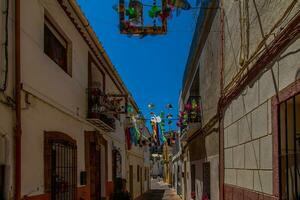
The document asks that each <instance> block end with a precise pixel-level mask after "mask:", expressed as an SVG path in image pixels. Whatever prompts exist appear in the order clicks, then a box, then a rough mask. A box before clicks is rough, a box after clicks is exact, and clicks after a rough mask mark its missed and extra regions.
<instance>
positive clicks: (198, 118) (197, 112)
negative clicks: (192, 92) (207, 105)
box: [186, 96, 202, 124]
mask: <svg viewBox="0 0 300 200" xmlns="http://www.w3.org/2000/svg"><path fill="white" fill-rule="evenodd" d="M186 106H187V107H189V106H190V108H188V109H189V110H187V112H188V123H189V124H190V123H201V122H202V104H201V97H200V96H190V97H189V99H188V102H187V104H186Z"/></svg>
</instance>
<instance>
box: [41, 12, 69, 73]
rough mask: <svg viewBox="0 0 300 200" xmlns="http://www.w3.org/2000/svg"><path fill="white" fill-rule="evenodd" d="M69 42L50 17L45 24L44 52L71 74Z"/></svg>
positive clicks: (46, 18)
mask: <svg viewBox="0 0 300 200" xmlns="http://www.w3.org/2000/svg"><path fill="white" fill-rule="evenodd" d="M69 46H70V45H69V43H68V41H67V40H66V38H65V37H64V36H63V35H62V34H61V32H59V31H58V29H57V28H56V27H55V26H54V25H53V23H52V22H51V21H50V20H49V18H48V17H46V16H45V24H44V53H45V54H46V55H47V56H49V58H51V59H52V60H53V61H54V62H55V63H56V64H57V65H58V66H60V67H61V69H63V70H64V71H65V72H66V73H68V74H71V71H70V68H69V64H70V62H69V61H68V52H69Z"/></svg>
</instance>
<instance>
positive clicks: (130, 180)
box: [129, 165, 133, 198]
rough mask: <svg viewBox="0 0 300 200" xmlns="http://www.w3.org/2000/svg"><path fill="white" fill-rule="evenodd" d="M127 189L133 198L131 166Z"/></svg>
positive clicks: (131, 167) (130, 167)
mask: <svg viewBox="0 0 300 200" xmlns="http://www.w3.org/2000/svg"><path fill="white" fill-rule="evenodd" d="M129 191H130V194H131V196H132V198H133V166H132V165H130V166H129Z"/></svg>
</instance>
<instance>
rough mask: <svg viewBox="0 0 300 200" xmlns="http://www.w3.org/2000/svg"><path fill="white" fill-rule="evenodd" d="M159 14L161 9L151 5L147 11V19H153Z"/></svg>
mask: <svg viewBox="0 0 300 200" xmlns="http://www.w3.org/2000/svg"><path fill="white" fill-rule="evenodd" d="M160 14H161V9H160V8H159V7H158V6H157V5H153V6H152V7H151V9H150V11H149V17H151V18H155V17H158V16H159V15H160Z"/></svg>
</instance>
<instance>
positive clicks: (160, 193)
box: [139, 189, 165, 200]
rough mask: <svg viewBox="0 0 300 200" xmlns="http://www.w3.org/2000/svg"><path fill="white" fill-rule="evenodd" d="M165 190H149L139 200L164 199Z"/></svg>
mask: <svg viewBox="0 0 300 200" xmlns="http://www.w3.org/2000/svg"><path fill="white" fill-rule="evenodd" d="M164 193H165V190H158V189H157V190H150V191H149V192H147V193H145V194H144V195H143V197H142V198H140V199H139V200H161V199H162V198H163V197H164Z"/></svg>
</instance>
